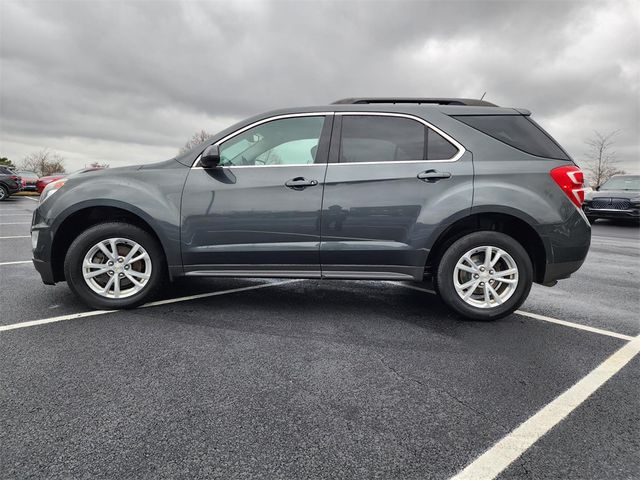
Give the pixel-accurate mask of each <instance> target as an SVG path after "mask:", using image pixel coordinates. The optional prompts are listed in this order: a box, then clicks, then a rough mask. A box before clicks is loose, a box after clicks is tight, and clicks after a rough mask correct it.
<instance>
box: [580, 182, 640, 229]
mask: <svg viewBox="0 0 640 480" xmlns="http://www.w3.org/2000/svg"><path fill="white" fill-rule="evenodd" d="M582 208H584V212H585V213H586V214H587V218H588V219H589V221H590V222H592V223H593V222H595V221H596V220H597V219H599V218H611V219H617V220H633V221H636V222H638V221H640V175H614V176H613V177H611V178H610V179H609V180H607V181H606V182H605V183H603V184H602V185H601V186H600V187H598V188H596V190H595V191H593V192H590V193H589V194H588V195H587V198H586V199H585V201H584V205H583V206H582Z"/></svg>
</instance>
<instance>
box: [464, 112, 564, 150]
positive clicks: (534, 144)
mask: <svg viewBox="0 0 640 480" xmlns="http://www.w3.org/2000/svg"><path fill="white" fill-rule="evenodd" d="M453 118H455V119H456V120H459V121H460V122H462V123H465V124H467V125H469V126H470V127H473V128H475V129H476V130H479V131H481V132H482V133H485V134H487V135H489V136H490V137H493V138H495V139H496V140H500V141H501V142H503V143H506V144H507V145H510V146H512V147H514V148H517V149H518V150H521V151H523V152H526V153H529V154H531V155H536V156H538V157H546V158H553V159H558V160H570V159H569V157H568V156H567V154H566V153H565V152H564V150H562V148H560V146H559V145H558V144H557V143H556V142H555V141H554V140H553V139H552V138H551V137H550V136H549V135H547V133H546V132H545V131H544V130H542V128H540V127H539V126H538V124H536V123H535V122H534V121H533V120H531V119H529V118H528V117H525V116H524V115H454V116H453Z"/></svg>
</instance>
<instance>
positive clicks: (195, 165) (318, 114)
mask: <svg viewBox="0 0 640 480" xmlns="http://www.w3.org/2000/svg"><path fill="white" fill-rule="evenodd" d="M329 115H361V116H379V117H400V118H409V119H411V120H415V121H417V122H419V123H422V124H423V125H424V126H426V127H428V128H430V129H432V130H433V131H435V132H437V133H438V134H440V135H442V137H444V138H445V139H446V140H447V141H449V142H451V143H452V144H453V146H454V147H456V148H457V149H458V153H456V154H455V155H454V156H453V157H451V158H446V159H437V160H397V161H393V162H383V161H380V162H338V163H300V164H293V165H229V166H222V167H220V168H278V167H314V166H319V165H325V166H326V165H389V164H405V163H425V162H429V163H443V162H447V163H448V162H456V161H458V160H460V158H461V157H462V156H463V155H464V154H465V152H466V151H467V150H466V149H465V148H464V146H463V145H462V144H461V143H460V142H458V141H457V140H456V139H455V138H453V137H451V136H450V135H449V134H447V133H445V132H443V131H442V130H440V129H439V128H438V127H436V126H435V125H433V124H431V123H429V122H427V121H426V120H425V119H423V118H420V117H418V116H416V115H411V114H409V113H394V112H367V111H360V112H303V113H285V114H282V115H276V116H274V117H268V118H263V119H262V120H257V121H255V122H253V123H250V124H249V125H246V126H244V127H242V128H241V129H240V130H236V131H235V132H232V133H230V134H229V135H227V136H225V137H223V138H221V139H220V140H218V141H217V142H215V143H212V144H211V145H220V144H222V143H224V142H226V141H227V140H230V139H231V138H233V137H235V136H237V135H240V134H241V133H243V132H246V131H247V130H249V129H251V128H253V127H257V126H258V125H262V124H263V123H268V122H272V121H274V120H282V119H285V118H298V117H326V116H329ZM199 162H200V155H198V156H197V157H196V159H195V160H194V161H193V164H192V165H191V168H192V169H200V170H204V168H203V167H199V166H198V163H199Z"/></svg>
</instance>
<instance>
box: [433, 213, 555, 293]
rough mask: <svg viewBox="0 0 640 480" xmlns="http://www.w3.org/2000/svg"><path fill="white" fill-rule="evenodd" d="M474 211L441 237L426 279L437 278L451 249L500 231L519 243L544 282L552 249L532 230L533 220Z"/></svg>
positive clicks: (441, 234) (434, 244)
mask: <svg viewBox="0 0 640 480" xmlns="http://www.w3.org/2000/svg"><path fill="white" fill-rule="evenodd" d="M502 209H503V211H496V210H487V211H482V210H479V211H474V212H473V213H471V214H470V215H468V216H466V217H463V218H461V219H458V220H457V221H455V222H454V223H452V224H450V225H448V226H447V227H446V228H444V229H443V230H442V231H441V232H439V233H438V236H437V238H436V240H435V241H434V243H433V246H432V247H431V249H430V250H429V254H428V255H427V261H426V265H425V276H429V277H431V276H433V275H434V274H435V272H436V269H437V266H438V264H439V262H440V259H441V258H442V255H443V254H444V252H445V251H446V250H447V248H448V247H449V246H450V245H451V244H453V243H454V242H455V241H456V240H458V239H459V238H461V237H463V236H464V235H466V234H468V233H472V232H477V231H480V230H489V231H497V232H501V233H504V234H506V235H509V236H510V237H512V238H514V239H515V240H516V241H518V242H519V243H520V244H521V245H522V246H523V247H524V248H525V250H526V251H527V253H528V254H529V257H530V258H531V263H532V264H533V279H534V282H536V283H542V282H543V280H544V275H545V270H546V265H547V257H548V252H549V246H548V245H547V244H546V242H545V240H544V239H543V237H542V236H540V234H539V233H538V232H537V231H536V229H535V228H534V227H533V226H532V224H534V223H533V219H531V218H528V217H527V216H526V214H522V213H521V212H520V213H514V212H512V211H504V207H502Z"/></svg>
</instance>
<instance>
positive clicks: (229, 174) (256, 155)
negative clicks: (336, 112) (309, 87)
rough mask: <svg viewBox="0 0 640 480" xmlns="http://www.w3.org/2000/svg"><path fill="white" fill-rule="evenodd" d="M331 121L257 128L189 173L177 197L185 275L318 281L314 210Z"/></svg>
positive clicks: (305, 118)
mask: <svg viewBox="0 0 640 480" xmlns="http://www.w3.org/2000/svg"><path fill="white" fill-rule="evenodd" d="M332 121H333V117H332V116H331V115H329V116H323V115H317V114H316V115H293V116H290V117H286V118H282V117H278V118H277V119H273V120H266V121H261V122H259V123H258V124H256V125H254V126H253V127H251V128H248V129H246V128H245V129H242V130H241V131H240V132H239V133H238V134H235V135H234V134H232V135H231V136H230V137H227V138H226V139H223V140H222V141H221V142H220V143H219V148H220V157H221V163H220V166H219V167H217V168H212V169H204V168H202V167H198V166H196V167H194V168H192V169H191V171H190V173H189V176H188V178H187V182H186V184H185V188H184V193H183V197H182V222H183V223H182V230H181V243H182V258H183V263H184V268H185V272H186V273H187V275H220V276H223V275H233V276H242V275H247V276H288V275H295V276H303V277H310V278H314V277H319V276H320V261H319V247H320V210H321V205H322V189H323V181H324V176H325V173H326V165H327V164H326V160H327V152H328V142H329V135H330V131H331V123H332Z"/></svg>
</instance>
